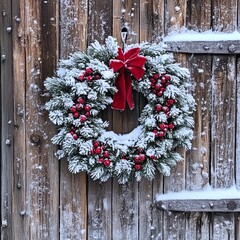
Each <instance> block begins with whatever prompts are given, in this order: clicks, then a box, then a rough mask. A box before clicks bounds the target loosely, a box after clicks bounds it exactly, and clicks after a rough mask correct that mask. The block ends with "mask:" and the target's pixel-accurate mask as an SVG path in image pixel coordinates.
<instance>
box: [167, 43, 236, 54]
mask: <svg viewBox="0 0 240 240" xmlns="http://www.w3.org/2000/svg"><path fill="white" fill-rule="evenodd" d="M165 43H166V44H167V51H170V52H179V53H197V54H239V53H240V41H239V40H226V41H165Z"/></svg>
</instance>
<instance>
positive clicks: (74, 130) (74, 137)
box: [70, 126, 79, 140]
mask: <svg viewBox="0 0 240 240" xmlns="http://www.w3.org/2000/svg"><path fill="white" fill-rule="evenodd" d="M70 134H71V135H72V137H73V139H74V140H78V138H79V134H78V133H77V132H76V128H75V127H74V126H71V129H70Z"/></svg>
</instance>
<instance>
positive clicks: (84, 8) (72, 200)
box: [60, 0, 88, 240]
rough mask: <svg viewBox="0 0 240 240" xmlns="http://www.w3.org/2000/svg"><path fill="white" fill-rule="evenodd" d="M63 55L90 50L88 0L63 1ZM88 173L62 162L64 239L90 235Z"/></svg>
mask: <svg viewBox="0 0 240 240" xmlns="http://www.w3.org/2000/svg"><path fill="white" fill-rule="evenodd" d="M60 13H61V14H60V19H61V22H62V24H61V29H60V41H61V44H60V57H61V58H63V57H67V56H68V55H69V54H70V53H72V52H74V51H76V50H82V51H84V50H86V47H87V24H88V1H87V0H74V1H69V0H67V1H64V0H62V1H60ZM87 231H88V230H87V176H86V174H84V173H80V174H76V175H73V174H71V173H70V172H69V171H68V168H67V161H66V160H63V161H62V162H61V165H60V239H62V240H65V239H76V238H77V239H81V240H84V239H87Z"/></svg>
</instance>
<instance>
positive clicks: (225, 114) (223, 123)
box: [211, 55, 236, 240]
mask: <svg viewBox="0 0 240 240" xmlns="http://www.w3.org/2000/svg"><path fill="white" fill-rule="evenodd" d="M235 63H236V58H235V57H234V56H232V57H226V56H219V55H216V56H214V57H213V78H212V116H211V121H212V122H211V124H212V128H211V138H212V140H211V167H212V170H211V173H212V174H211V185H212V186H213V187H214V188H229V187H231V186H232V185H233V184H234V172H235V167H234V165H235V164H234V161H235V157H234V156H235V134H232V133H235V130H236V122H235V118H236V90H235V89H236V81H235V79H236V70H235V68H236V66H235ZM212 224H213V233H212V234H213V236H212V238H213V239H229V240H230V239H234V225H235V221H234V214H230V213H229V214H228V213H226V214H221V215H219V214H214V216H213V223H212Z"/></svg>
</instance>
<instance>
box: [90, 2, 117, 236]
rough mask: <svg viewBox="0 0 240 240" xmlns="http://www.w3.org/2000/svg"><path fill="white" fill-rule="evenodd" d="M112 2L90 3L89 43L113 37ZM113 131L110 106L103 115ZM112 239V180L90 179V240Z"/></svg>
mask: <svg viewBox="0 0 240 240" xmlns="http://www.w3.org/2000/svg"><path fill="white" fill-rule="evenodd" d="M112 4H113V3H112V1H109V0H102V1H89V11H88V36H89V37H88V39H89V43H90V42H94V41H95V40H98V41H99V42H101V43H103V42H104V40H105V38H106V37H107V36H109V35H112V21H113V20H112V19H113V17H112V16H113V13H112ZM102 116H103V118H104V119H105V120H108V121H109V123H110V125H109V129H112V124H113V122H112V111H111V108H110V106H109V107H108V109H107V110H105V111H104V112H103V113H102ZM108 238H109V239H111V238H112V180H111V179H110V180H109V181H108V182H106V183H99V181H92V180H91V179H90V178H88V239H108Z"/></svg>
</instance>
